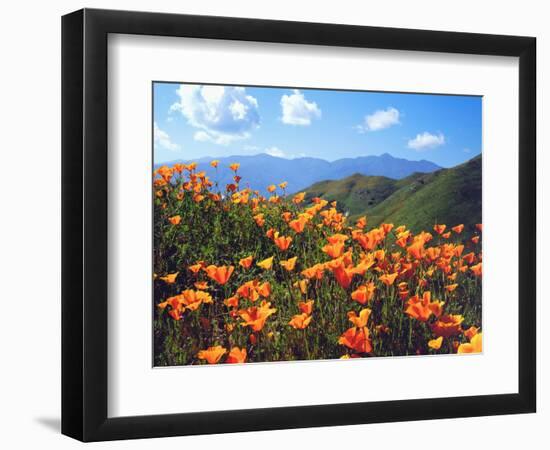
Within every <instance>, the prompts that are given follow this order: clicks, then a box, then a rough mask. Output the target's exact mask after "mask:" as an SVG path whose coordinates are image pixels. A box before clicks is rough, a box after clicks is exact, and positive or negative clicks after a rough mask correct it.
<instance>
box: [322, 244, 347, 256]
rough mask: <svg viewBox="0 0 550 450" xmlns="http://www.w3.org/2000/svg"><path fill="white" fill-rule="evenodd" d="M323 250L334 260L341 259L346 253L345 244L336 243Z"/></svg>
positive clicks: (326, 246)
mask: <svg viewBox="0 0 550 450" xmlns="http://www.w3.org/2000/svg"><path fill="white" fill-rule="evenodd" d="M321 250H322V251H323V252H325V253H326V254H327V255H328V256H330V257H331V258H333V259H334V258H339V257H340V256H342V253H343V252H344V243H343V242H336V243H334V244H327V245H325V246H324V247H323V248H322V249H321Z"/></svg>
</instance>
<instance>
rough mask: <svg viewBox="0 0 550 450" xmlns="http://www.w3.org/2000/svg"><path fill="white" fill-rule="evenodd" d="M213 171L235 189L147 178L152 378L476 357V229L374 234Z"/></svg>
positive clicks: (200, 179) (315, 205) (157, 175)
mask: <svg viewBox="0 0 550 450" xmlns="http://www.w3.org/2000/svg"><path fill="white" fill-rule="evenodd" d="M210 165H211V167H212V168H215V171H216V172H215V173H216V174H220V173H221V172H222V171H225V173H227V171H230V173H231V174H232V177H233V178H232V180H233V182H232V183H227V184H226V183H224V184H223V185H220V184H219V183H218V181H217V179H219V178H220V177H218V176H213V177H209V176H207V175H206V173H205V172H204V171H200V172H199V171H197V164H195V163H189V164H175V165H171V166H162V167H159V168H157V169H156V170H155V172H154V175H153V199H154V200H153V202H154V249H153V265H154V274H153V278H154V280H153V285H154V289H153V291H154V295H153V305H152V308H153V314H154V324H153V325H154V326H153V333H154V363H155V365H156V366H175V365H198V364H228V363H254V362H274V361H295V360H320V359H350V358H369V357H384V356H406V355H438V354H451V353H458V354H462V353H479V352H481V351H482V323H481V308H482V304H481V289H482V251H481V244H482V224H475V225H474V226H470V227H468V226H465V225H463V224H461V223H446V224H443V223H433V224H432V225H431V226H430V228H428V229H426V230H424V231H420V232H416V233H413V232H412V231H411V230H410V229H408V227H407V224H406V223H382V224H380V225H378V226H375V227H373V226H369V217H368V216H361V217H359V218H357V219H355V218H354V219H353V220H350V219H348V217H346V215H345V214H344V212H343V211H342V210H340V209H339V205H338V204H337V202H335V201H334V202H329V201H327V200H325V199H323V198H319V197H313V198H309V197H308V196H307V195H306V192H298V193H289V192H287V184H286V183H285V181H284V180H281V182H280V184H278V185H270V186H266V189H265V192H263V193H262V192H260V191H256V190H252V189H250V188H249V187H248V185H247V182H246V180H243V179H241V177H240V175H239V164H238V163H235V164H231V165H229V166H228V167H222V166H221V165H220V163H219V161H217V160H212V161H211V162H210ZM464 222H466V220H464Z"/></svg>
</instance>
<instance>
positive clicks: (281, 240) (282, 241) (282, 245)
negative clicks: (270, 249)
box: [273, 236, 292, 252]
mask: <svg viewBox="0 0 550 450" xmlns="http://www.w3.org/2000/svg"><path fill="white" fill-rule="evenodd" d="M273 242H274V243H275V245H276V246H277V247H279V249H280V250H281V251H283V252H284V251H285V250H287V249H288V247H289V246H290V243H291V242H292V238H291V237H290V236H278V237H276V238H275V239H273Z"/></svg>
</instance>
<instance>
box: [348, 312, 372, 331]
mask: <svg viewBox="0 0 550 450" xmlns="http://www.w3.org/2000/svg"><path fill="white" fill-rule="evenodd" d="M370 314H371V310H370V309H369V308H364V309H362V310H361V311H360V312H359V315H357V314H356V313H355V311H350V312H348V319H349V321H350V322H351V323H352V324H354V325H355V326H356V327H366V326H367V323H368V321H369V317H370Z"/></svg>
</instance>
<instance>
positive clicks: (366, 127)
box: [356, 107, 400, 133]
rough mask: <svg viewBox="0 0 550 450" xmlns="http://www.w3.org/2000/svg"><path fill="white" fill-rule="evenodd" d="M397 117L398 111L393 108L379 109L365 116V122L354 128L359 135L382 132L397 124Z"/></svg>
mask: <svg viewBox="0 0 550 450" xmlns="http://www.w3.org/2000/svg"><path fill="white" fill-rule="evenodd" d="M399 115H400V113H399V110H397V109H396V108H393V107H389V108H387V109H379V110H378V111H375V112H373V113H372V114H369V115H367V116H365V122H364V123H363V124H362V125H357V127H356V128H357V130H358V131H359V132H360V133H365V132H367V131H378V130H383V129H384V128H389V127H391V126H393V125H397V124H399Z"/></svg>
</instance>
